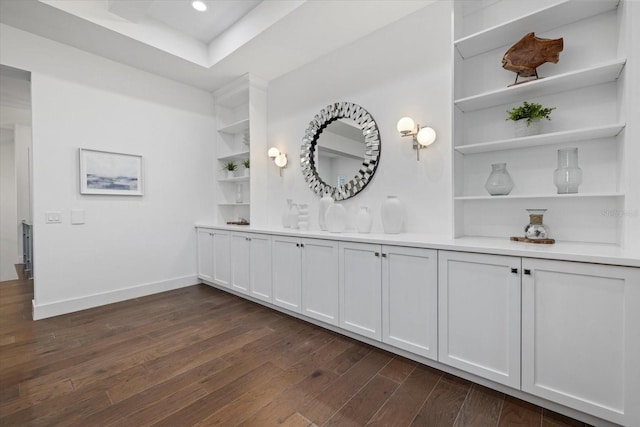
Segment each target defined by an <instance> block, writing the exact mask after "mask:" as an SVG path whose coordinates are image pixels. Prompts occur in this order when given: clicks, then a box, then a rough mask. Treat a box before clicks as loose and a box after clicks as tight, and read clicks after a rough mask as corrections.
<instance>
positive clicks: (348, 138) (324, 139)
mask: <svg viewBox="0 0 640 427" xmlns="http://www.w3.org/2000/svg"><path fill="white" fill-rule="evenodd" d="M379 158H380V133H379V132H378V126H377V125H376V122H375V121H374V120H373V117H371V114H369V113H368V112H367V110H365V109H364V108H362V107H361V106H359V105H357V104H354V103H351V102H336V103H334V104H331V105H328V106H327V107H326V108H324V109H323V110H321V111H320V112H319V113H318V114H316V116H315V117H314V118H313V120H312V121H311V122H309V127H308V128H307V129H306V131H305V134H304V138H303V139H302V152H301V154H300V161H301V164H302V174H303V175H304V179H305V181H306V182H307V184H309V188H311V190H312V191H313V192H314V193H316V194H318V195H319V196H322V195H324V194H325V193H329V194H330V195H331V197H333V199H334V200H345V199H348V198H350V197H353V196H355V195H356V194H358V192H360V191H362V189H363V188H364V187H365V186H366V185H367V184H368V183H369V182H370V181H371V178H372V177H373V174H374V173H375V171H376V168H377V166H378V161H379Z"/></svg>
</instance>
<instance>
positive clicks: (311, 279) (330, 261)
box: [301, 239, 339, 326]
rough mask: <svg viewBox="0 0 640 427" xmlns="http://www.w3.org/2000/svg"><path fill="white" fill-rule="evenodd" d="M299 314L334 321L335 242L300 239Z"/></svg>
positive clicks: (335, 291) (336, 271) (335, 284)
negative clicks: (300, 283) (300, 295)
mask: <svg viewBox="0 0 640 427" xmlns="http://www.w3.org/2000/svg"><path fill="white" fill-rule="evenodd" d="M301 244H302V314H305V315H307V316H309V317H312V318H314V319H318V320H321V321H323V322H326V323H330V324H332V325H336V326H337V325H338V324H339V322H338V318H339V317H338V313H339V309H338V304H339V294H338V291H339V286H338V243H337V242H333V241H330V240H320V239H302V241H301Z"/></svg>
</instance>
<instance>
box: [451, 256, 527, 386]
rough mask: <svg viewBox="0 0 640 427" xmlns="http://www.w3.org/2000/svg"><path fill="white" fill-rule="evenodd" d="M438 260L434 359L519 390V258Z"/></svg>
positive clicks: (488, 257)
mask: <svg viewBox="0 0 640 427" xmlns="http://www.w3.org/2000/svg"><path fill="white" fill-rule="evenodd" d="M438 257H439V268H438V272H439V277H438V300H439V310H440V311H439V313H438V314H439V316H438V317H439V322H438V329H439V334H438V339H439V342H438V360H440V362H442V363H446V364H447V365H450V366H454V367H456V368H459V369H462V370H464V371H467V372H471V373H473V374H476V375H479V376H481V377H484V378H488V379H490V380H493V381H495V382H498V383H502V384H505V385H508V386H510V387H514V388H520V286H521V281H520V262H521V261H520V258H519V257H508V256H499V255H482V254H470V253H462V252H449V251H440V252H439V255H438Z"/></svg>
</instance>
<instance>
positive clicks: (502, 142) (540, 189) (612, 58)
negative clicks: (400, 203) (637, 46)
mask: <svg viewBox="0 0 640 427" xmlns="http://www.w3.org/2000/svg"><path fill="white" fill-rule="evenodd" d="M514 3H516V2H512V1H508V0H498V1H492V2H482V1H478V2H459V3H457V4H456V5H455V6H454V43H453V44H454V52H455V58H454V67H455V69H454V76H455V77H454V101H453V104H454V121H453V127H454V132H453V133H454V142H453V150H454V152H453V162H454V165H453V171H454V177H453V179H454V202H453V203H454V235H455V236H456V237H463V236H478V237H492V238H495V237H501V238H502V237H503V238H508V237H509V236H511V235H519V234H521V233H522V227H523V226H524V224H526V223H527V220H528V216H527V213H526V212H525V211H524V209H525V208H547V209H548V210H549V211H548V214H549V215H548V217H547V216H545V222H546V223H547V225H549V226H550V228H551V230H552V234H553V236H552V237H555V238H556V239H559V238H561V239H564V240H570V241H576V242H594V243H609V244H613V245H619V244H620V243H621V242H620V235H621V234H622V233H621V228H620V227H621V226H620V224H619V221H617V218H615V217H614V216H613V215H607V214H606V213H608V212H615V211H617V210H621V209H623V208H624V206H625V190H626V188H627V187H628V185H627V182H625V174H624V171H623V165H622V161H621V158H622V157H623V153H624V147H625V128H626V120H625V117H624V113H623V110H624V109H623V108H622V105H623V104H624V103H625V97H626V96H628V95H627V94H626V91H625V84H628V83H625V78H624V75H625V65H626V62H627V57H626V56H627V55H626V52H625V51H624V45H625V43H623V42H622V41H623V40H624V37H625V34H623V32H624V30H623V29H621V28H620V25H619V23H620V22H621V14H622V13H624V10H623V9H624V8H621V7H619V4H620V3H619V1H618V0H596V1H588V2H584V1H580V0H564V1H556V0H541V1H539V2H517V8H516V7H515V5H514ZM529 32H535V33H536V35H537V36H539V37H543V38H558V37H563V38H564V50H563V52H561V53H560V61H559V62H558V64H549V65H547V64H544V65H543V66H541V67H539V69H538V71H539V75H540V76H541V77H542V78H540V79H538V80H535V81H530V82H526V83H520V84H518V85H514V86H509V85H511V84H512V83H513V81H514V79H515V73H510V72H507V71H505V70H503V69H502V68H501V64H500V60H501V58H502V55H503V54H504V52H506V51H507V49H508V48H509V47H510V46H512V45H513V44H514V43H515V42H516V41H518V40H519V39H520V38H522V37H523V36H524V35H525V34H527V33H529ZM523 101H529V102H538V103H541V104H543V105H545V106H551V107H556V110H554V112H553V113H552V121H551V122H546V123H545V124H544V125H545V128H544V129H543V133H542V134H540V135H535V136H528V137H521V138H515V137H513V136H512V135H513V131H512V129H511V125H512V122H508V121H506V120H505V119H506V111H507V110H508V109H510V108H512V107H513V106H515V105H519V104H521V103H522V102H523ZM566 147H577V148H578V152H579V164H580V167H581V168H582V170H583V182H582V184H581V186H580V188H579V193H577V194H569V195H566V194H557V192H556V188H555V186H554V185H553V171H554V170H555V169H556V167H557V161H556V156H557V154H556V153H557V149H559V148H566ZM492 163H507V170H508V171H509V172H510V174H511V175H512V178H513V180H514V183H515V187H514V190H513V191H512V193H511V194H509V195H507V196H490V195H489V194H488V193H487V192H486V190H485V189H484V182H485V181H486V179H487V178H488V176H489V173H490V172H491V164H492ZM505 218H508V219H507V220H505ZM514 224H519V225H518V226H515V225H514Z"/></svg>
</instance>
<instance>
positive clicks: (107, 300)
mask: <svg viewBox="0 0 640 427" xmlns="http://www.w3.org/2000/svg"><path fill="white" fill-rule="evenodd" d="M198 283H200V280H198V277H197V276H196V275H195V274H194V275H189V276H183V277H176V278H173V279H168V280H162V281H159V282H152V283H144V284H141V285H136V286H132V287H129V288H124V289H117V290H114V291H109V292H103V293H99V294H93V295H87V296H83V297H80V298H73V299H68V300H63V301H56V302H52V303H48V304H40V305H36V304H35V300H34V301H33V302H32V303H33V320H40V319H46V318H47V317H54V316H60V315H62V314H67V313H73V312H76V311H80V310H86V309H88V308H93V307H99V306H101V305H107V304H112V303H114V302H120V301H125V300H129V299H133V298H139V297H144V296H147V295H153V294H157V293H160V292H165V291H171V290H173V289H178V288H184V287H187V286H192V285H197V284H198Z"/></svg>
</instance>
